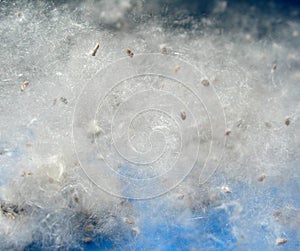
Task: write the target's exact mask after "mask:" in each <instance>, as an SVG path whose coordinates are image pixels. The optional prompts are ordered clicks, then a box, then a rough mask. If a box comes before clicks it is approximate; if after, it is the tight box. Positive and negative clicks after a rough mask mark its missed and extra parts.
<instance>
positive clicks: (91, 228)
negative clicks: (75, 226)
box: [84, 224, 94, 233]
mask: <svg viewBox="0 0 300 251" xmlns="http://www.w3.org/2000/svg"><path fill="white" fill-rule="evenodd" d="M93 229H94V226H93V225H92V224H89V225H87V226H86V227H85V228H84V231H85V232H86V233H90V232H92V231H93Z"/></svg>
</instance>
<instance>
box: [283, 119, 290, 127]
mask: <svg viewBox="0 0 300 251" xmlns="http://www.w3.org/2000/svg"><path fill="white" fill-rule="evenodd" d="M284 123H285V125H286V126H289V125H290V123H291V120H290V118H286V119H285V121H284Z"/></svg>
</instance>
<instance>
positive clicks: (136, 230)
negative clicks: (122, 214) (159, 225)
mask: <svg viewBox="0 0 300 251" xmlns="http://www.w3.org/2000/svg"><path fill="white" fill-rule="evenodd" d="M131 230H132V232H134V233H135V234H137V235H138V234H140V229H139V228H138V227H133V228H131Z"/></svg>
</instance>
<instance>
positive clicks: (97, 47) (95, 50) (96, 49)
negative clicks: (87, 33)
mask: <svg viewBox="0 0 300 251" xmlns="http://www.w3.org/2000/svg"><path fill="white" fill-rule="evenodd" d="M99 47H100V45H99V43H97V44H96V45H95V47H94V49H93V52H92V56H93V57H94V56H96V53H97V51H98V49H99Z"/></svg>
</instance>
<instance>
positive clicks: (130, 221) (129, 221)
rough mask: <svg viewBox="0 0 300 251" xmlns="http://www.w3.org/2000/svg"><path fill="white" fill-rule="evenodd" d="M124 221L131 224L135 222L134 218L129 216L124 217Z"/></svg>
mask: <svg viewBox="0 0 300 251" xmlns="http://www.w3.org/2000/svg"><path fill="white" fill-rule="evenodd" d="M124 222H125V223H127V224H131V225H133V224H135V221H134V219H133V218H128V217H125V218H124Z"/></svg>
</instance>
